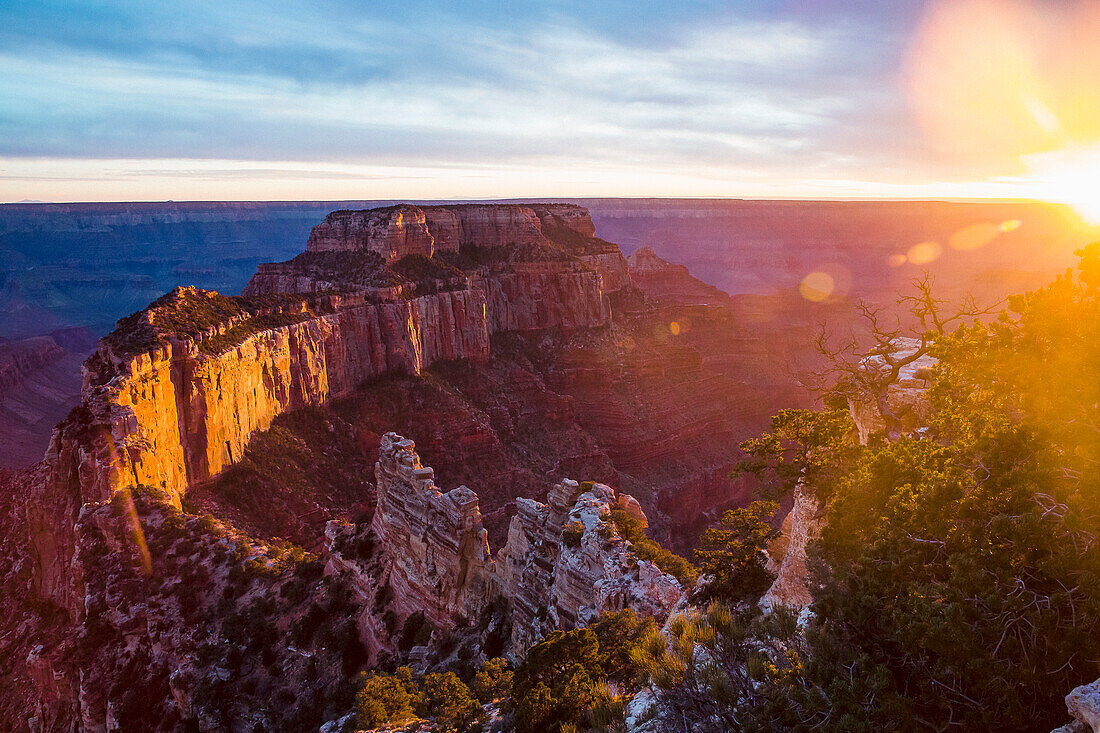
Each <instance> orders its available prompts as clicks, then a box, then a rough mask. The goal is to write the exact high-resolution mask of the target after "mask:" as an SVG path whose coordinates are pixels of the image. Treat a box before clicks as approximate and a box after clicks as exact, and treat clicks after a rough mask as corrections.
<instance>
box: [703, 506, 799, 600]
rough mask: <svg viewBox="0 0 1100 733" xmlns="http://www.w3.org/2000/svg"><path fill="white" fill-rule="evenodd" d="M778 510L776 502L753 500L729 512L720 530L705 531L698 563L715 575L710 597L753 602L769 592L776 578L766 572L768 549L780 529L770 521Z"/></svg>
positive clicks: (723, 518)
mask: <svg viewBox="0 0 1100 733" xmlns="http://www.w3.org/2000/svg"><path fill="white" fill-rule="evenodd" d="M778 508H779V507H778V505H777V504H776V503H775V502H771V501H767V502H765V501H754V502H753V503H752V504H750V505H749V506H748V507H744V508H739V509H732V510H730V511H728V512H726V513H725V514H724V515H723V516H722V522H721V525H720V526H719V527H716V528H715V527H712V528H710V529H708V530H707V531H705V532H703V536H702V537H701V538H700V540H699V547H698V548H697V549H696V550H695V562H696V563H698V565H699V568H700V569H701V570H702V571H703V572H704V573H708V574H710V575H713V576H714V581H713V582H711V584H710V585H709V586H708V587H707V595H708V597H710V598H720V599H723V600H725V601H729V602H738V601H746V602H749V603H754V602H756V601H757V600H758V599H759V598H760V596H761V595H763V594H764V592H765V591H766V590H767V589H768V586H770V585H771V583H772V581H773V580H775V576H774V575H772V574H771V573H769V572H768V571H767V562H768V557H767V554H766V553H765V550H766V549H767V546H768V543H769V542H771V541H772V540H773V539H775V538H776V537H778V536H779V530H777V529H773V528H772V527H771V525H769V524H768V521H767V520H768V518H769V517H771V516H772V515H773V514H775V512H776V510H777V509H778Z"/></svg>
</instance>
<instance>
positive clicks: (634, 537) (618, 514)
mask: <svg viewBox="0 0 1100 733" xmlns="http://www.w3.org/2000/svg"><path fill="white" fill-rule="evenodd" d="M611 521H612V522H614V523H615V527H616V528H617V529H618V530H619V534H620V535H621V536H622V537H623V539H625V540H626V541H628V542H630V543H631V544H632V545H634V554H635V555H636V556H637V557H638V559H639V560H646V561H648V562H651V563H653V564H654V565H656V566H657V567H658V568H660V569H661V571H662V572H665V573H668V574H669V575H671V576H672V577H674V578H676V580H678V581H680V585H682V586H684V587H685V588H689V589H690V588H691V587H692V586H694V585H695V581H696V580H697V579H698V578H699V570H698V569H697V568H696V567H695V566H694V565H692V564H691V563H690V562H688V560H687V559H685V558H683V557H680V556H679V555H677V554H676V553H674V552H672V551H671V550H669V549H668V548H666V547H664V546H663V545H661V544H660V543H659V542H656V541H654V540H651V539H649V538H648V537H646V534H645V528H643V527H642V524H641V522H639V521H638V520H637V519H635V518H634V517H632V516H630V515H629V514H627V513H626V511H625V510H623V509H619V508H614V509H612V510H611Z"/></svg>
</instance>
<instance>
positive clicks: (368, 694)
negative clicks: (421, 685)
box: [355, 667, 417, 728]
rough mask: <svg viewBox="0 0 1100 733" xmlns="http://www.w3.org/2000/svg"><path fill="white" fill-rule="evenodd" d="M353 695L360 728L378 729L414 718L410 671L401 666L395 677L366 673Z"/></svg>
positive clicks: (412, 686) (393, 675) (413, 686)
mask: <svg viewBox="0 0 1100 733" xmlns="http://www.w3.org/2000/svg"><path fill="white" fill-rule="evenodd" d="M362 679H363V682H362V687H360V688H359V692H358V694H356V696H355V712H356V717H357V719H358V725H359V727H360V728H378V727H380V726H382V725H386V724H387V723H403V722H405V721H407V720H410V719H412V718H413V717H414V715H413V703H414V701H415V700H416V698H417V690H416V684H415V683H414V682H413V680H412V671H411V670H410V669H409V668H408V667H401V668H399V669H398V670H397V672H396V673H395V674H392V675H383V674H374V673H370V674H365V675H363V678H362Z"/></svg>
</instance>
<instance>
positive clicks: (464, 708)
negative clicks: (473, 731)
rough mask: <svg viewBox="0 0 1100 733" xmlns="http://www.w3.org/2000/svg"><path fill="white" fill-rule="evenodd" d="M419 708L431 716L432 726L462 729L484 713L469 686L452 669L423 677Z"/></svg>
mask: <svg viewBox="0 0 1100 733" xmlns="http://www.w3.org/2000/svg"><path fill="white" fill-rule="evenodd" d="M420 710H421V712H422V713H423V714H425V715H426V716H430V717H431V718H433V719H434V720H435V724H436V730H440V731H466V730H469V728H470V727H471V726H473V725H474V723H477V722H479V721H480V720H481V719H483V718H484V717H485V713H484V711H483V710H482V709H481V706H480V705H479V704H478V703H477V701H476V700H475V699H474V698H472V697H471V696H470V688H468V687H467V686H466V685H464V684H463V683H462V680H460V679H459V678H458V676H457V675H456V674H455V673H454V672H437V673H433V674H429V675H427V676H425V677H424V681H423V683H422V685H421V692H420Z"/></svg>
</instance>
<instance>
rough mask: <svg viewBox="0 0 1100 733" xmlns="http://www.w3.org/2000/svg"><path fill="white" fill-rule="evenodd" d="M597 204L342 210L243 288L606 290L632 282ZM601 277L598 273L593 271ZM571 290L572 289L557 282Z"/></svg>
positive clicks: (268, 290) (257, 290)
mask: <svg viewBox="0 0 1100 733" xmlns="http://www.w3.org/2000/svg"><path fill="white" fill-rule="evenodd" d="M595 232H596V227H595V225H594V224H593V223H592V217H591V215H590V214H589V213H588V210H587V209H585V208H583V207H580V206H575V205H572V204H530V205H519V204H462V205H454V206H414V205H412V204H400V205H397V206H388V207H384V208H378V209H367V210H363V211H334V212H333V213H331V214H329V215H328V216H327V217H325V220H324V221H323V222H322V223H321V224H318V225H317V226H315V227H314V228H313V231H312V232H311V233H310V237H309V242H308V243H307V245H306V251H305V252H303V253H302V254H300V255H298V256H297V257H295V258H294V259H292V260H289V261H287V262H279V263H266V264H262V265H260V267H259V269H258V270H257V272H256V275H255V276H254V277H253V278H252V280H251V281H249V283H248V285H247V286H245V289H244V293H245V294H246V295H248V294H256V293H274V292H316V291H320V290H340V291H357V290H360V289H362V288H365V287H377V286H385V285H391V284H396V283H400V282H405V283H409V284H410V285H411V286H412V287H414V288H419V289H420V290H423V289H425V288H430V289H432V290H436V289H439V288H447V289H454V288H463V287H469V286H470V285H471V283H472V284H473V285H474V286H475V287H483V288H484V289H486V290H491V289H492V283H491V281H492V280H493V279H494V278H496V277H498V276H501V275H502V274H509V275H511V276H513V277H515V276H517V275H519V276H528V277H529V276H532V275H534V274H536V273H537V274H539V275H541V276H542V277H543V280H544V282H543V287H544V289H545V286H546V282H545V281H546V277H547V276H552V277H553V279H554V280H558V281H560V280H562V279H563V278H564V279H568V278H572V279H575V280H578V281H579V282H582V285H581V286H580V287H581V288H582V289H585V290H589V291H593V292H592V293H589V294H588V297H589V298H592V297H593V296H594V295H595V294H596V293H598V294H599V296H600V297H602V295H603V292H605V291H612V290H618V289H619V288H621V287H623V286H625V285H628V284H629V279H628V277H627V275H626V262H625V260H624V259H623V257H622V253H621V252H619V248H618V247H617V246H615V245H614V244H611V243H610V242H605V241H603V240H602V239H598V238H597V237H596V236H595ZM592 272H595V273H598V274H599V275H600V276H601V277H600V278H592V277H591V276H590V275H589V276H588V277H585V275H586V273H592ZM558 287H559V288H560V289H562V292H566V291H567V290H568V288H567V287H565V288H562V287H561V286H560V284H559V285H558Z"/></svg>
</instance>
